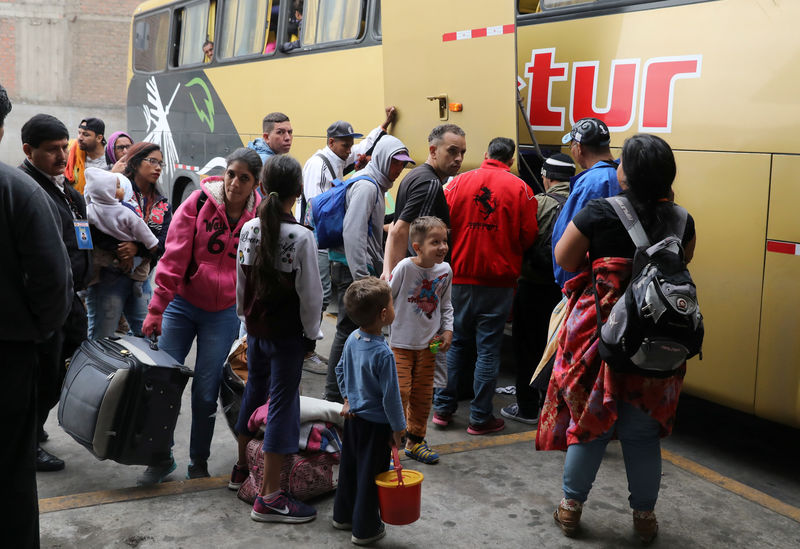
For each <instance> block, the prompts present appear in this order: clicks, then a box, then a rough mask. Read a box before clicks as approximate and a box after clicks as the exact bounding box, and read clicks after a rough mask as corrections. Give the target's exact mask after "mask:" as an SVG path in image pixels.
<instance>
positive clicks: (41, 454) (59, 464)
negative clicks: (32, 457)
mask: <svg viewBox="0 0 800 549" xmlns="http://www.w3.org/2000/svg"><path fill="white" fill-rule="evenodd" d="M63 468H64V460H63V459H59V458H57V457H56V456H54V455H53V454H51V453H49V452H46V451H45V450H42V447H41V446H39V448H38V449H37V450H36V470H37V471H60V470H61V469H63Z"/></svg>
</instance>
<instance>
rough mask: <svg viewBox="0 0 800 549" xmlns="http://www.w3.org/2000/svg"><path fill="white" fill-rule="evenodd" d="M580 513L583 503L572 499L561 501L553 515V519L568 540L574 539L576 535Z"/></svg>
mask: <svg viewBox="0 0 800 549" xmlns="http://www.w3.org/2000/svg"><path fill="white" fill-rule="evenodd" d="M582 511H583V503H581V502H579V501H576V500H574V499H562V500H561V503H559V504H558V507H557V508H556V511H555V513H553V518H554V519H555V521H556V522H557V523H558V525H559V526H560V527H561V530H562V531H563V532H564V535H565V536H567V537H568V538H574V537H575V535H576V534H577V533H578V527H579V526H580V522H581V512H582Z"/></svg>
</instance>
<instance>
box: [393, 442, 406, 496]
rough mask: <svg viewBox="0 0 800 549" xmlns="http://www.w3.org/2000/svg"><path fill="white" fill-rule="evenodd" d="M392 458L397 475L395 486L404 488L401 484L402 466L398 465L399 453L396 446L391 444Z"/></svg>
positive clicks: (402, 483) (403, 484)
mask: <svg viewBox="0 0 800 549" xmlns="http://www.w3.org/2000/svg"><path fill="white" fill-rule="evenodd" d="M392 458H393V459H394V471H395V473H397V485H398V486H405V483H404V482H403V466H402V465H400V453H399V452H398V451H397V445H396V444H394V443H392Z"/></svg>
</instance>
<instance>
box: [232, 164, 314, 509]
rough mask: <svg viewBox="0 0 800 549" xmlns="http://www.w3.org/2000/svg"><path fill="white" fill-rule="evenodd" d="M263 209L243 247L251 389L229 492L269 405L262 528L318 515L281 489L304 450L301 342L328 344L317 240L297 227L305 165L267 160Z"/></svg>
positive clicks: (242, 308) (241, 280) (239, 302)
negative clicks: (286, 464)
mask: <svg viewBox="0 0 800 549" xmlns="http://www.w3.org/2000/svg"><path fill="white" fill-rule="evenodd" d="M261 184H262V192H263V194H264V202H263V204H262V205H261V211H260V214H259V217H258V219H253V220H252V221H250V222H249V223H247V224H246V225H245V226H244V228H243V229H242V236H241V238H240V240H239V253H238V261H239V267H238V272H237V284H236V307H237V312H238V314H239V318H241V320H242V322H244V323H245V327H246V328H247V385H246V386H245V390H244V396H243V397H242V403H241V409H240V411H239V419H238V421H237V423H236V428H235V430H236V433H237V437H238V443H239V460H238V462H237V463H236V464H235V465H234V466H233V471H232V472H231V480H230V483H229V484H228V487H229V488H231V489H237V488H239V486H241V485H242V483H243V482H244V481H245V480H246V479H247V475H248V469H247V456H246V450H247V444H248V442H250V440H251V439H252V438H253V436H254V435H255V433H254V432H252V431H250V429H249V427H248V425H247V423H248V420H249V419H250V416H251V415H252V413H253V411H254V410H255V409H256V408H258V407H259V406H261V405H263V404H264V403H265V402H267V400H269V411H268V413H267V425H266V431H265V434H264V445H263V449H264V478H263V482H262V484H261V489H260V490H259V495H258V497H256V501H255V503H254V504H253V510H252V511H251V513H250V516H251V517H252V519H253V520H256V521H261V522H293V523H298V522H307V521H310V520H313V519H314V517H316V514H317V512H316V510H315V509H314V508H313V507H311V506H309V505H306V504H304V503H301V502H299V501H297V500H295V499H294V498H292V497H291V496H289V495H288V494H287V493H285V492H283V491H282V490H281V489H280V472H281V466H282V464H283V460H284V456H285V455H286V454H292V453H295V452H297V451H298V442H299V437H300V393H299V392H298V389H299V387H300V375H301V373H302V367H303V356H304V354H305V351H304V348H305V346H304V344H303V337H304V336H305V337H306V338H308V339H315V340H316V339H322V331H321V330H320V319H321V311H322V282H321V280H320V275H319V266H318V264H317V244H316V240H315V239H314V235H313V233H312V232H311V231H310V230H308V229H307V228H305V227H303V226H302V225H300V224H298V223H297V222H296V221H295V219H294V216H293V215H292V206H294V204H295V202H296V201H297V198H298V197H299V196H300V194H301V193H302V191H303V176H302V170H301V168H300V164H298V162H297V161H296V160H295V159H293V158H291V157H289V156H274V157H272V158H271V159H270V160H269V161H267V163H266V165H265V166H264V170H263V173H262V177H261Z"/></svg>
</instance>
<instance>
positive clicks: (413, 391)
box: [392, 347, 436, 442]
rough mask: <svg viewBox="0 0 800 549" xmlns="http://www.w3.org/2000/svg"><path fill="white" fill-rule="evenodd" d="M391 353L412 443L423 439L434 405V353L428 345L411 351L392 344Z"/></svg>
mask: <svg viewBox="0 0 800 549" xmlns="http://www.w3.org/2000/svg"><path fill="white" fill-rule="evenodd" d="M392 352H393V353H394V359H395V362H397V380H398V382H399V384H400V397H401V398H402V399H403V410H404V411H405V413H406V424H407V426H406V428H407V430H408V438H409V439H411V441H412V442H422V440H423V439H424V438H425V433H426V431H427V429H428V414H430V412H431V406H432V405H433V372H434V369H435V368H436V356H435V355H434V354H433V353H432V352H430V350H429V349H427V348H425V349H420V350H418V351H413V350H411V349H399V348H397V347H392Z"/></svg>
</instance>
